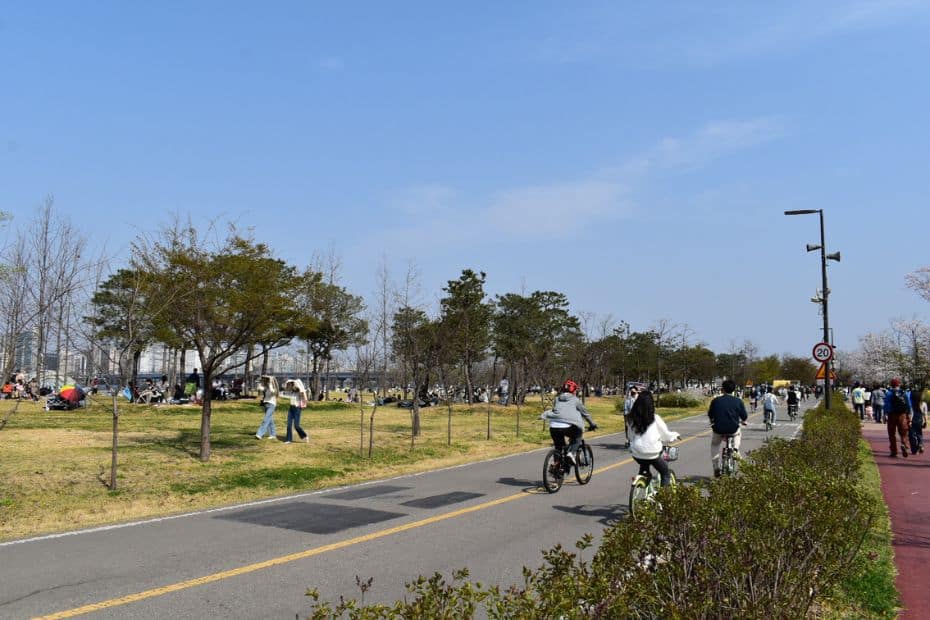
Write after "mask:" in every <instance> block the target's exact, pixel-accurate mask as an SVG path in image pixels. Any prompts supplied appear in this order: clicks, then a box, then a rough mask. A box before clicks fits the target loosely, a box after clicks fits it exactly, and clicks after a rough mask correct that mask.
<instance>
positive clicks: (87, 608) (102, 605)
mask: <svg viewBox="0 0 930 620" xmlns="http://www.w3.org/2000/svg"><path fill="white" fill-rule="evenodd" d="M709 434H710V431H704V432H703V433H698V434H697V435H692V436H691V437H686V438H684V439H681V440H680V441H679V442H678V443H679V444H682V443H687V442H689V441H693V440H694V439H697V438H698V437H706V436H707V435H709ZM632 462H633V459H632V458H626V459H623V460H622V461H618V462H616V463H611V464H610V465H605V466H604V467H601V468H599V469H595V470H594V473H596V474H601V473H604V472H606V471H609V470H611V469H616V468H617V467H621V466H623V465H628V464H630V463H632ZM532 496H533V494H532V493H528V492H526V491H521V492H520V493H514V494H513V495H508V496H506V497H501V498H498V499H495V500H491V501H488V502H484V503H481V504H476V505H474V506H469V507H468V508H461V509H459V510H453V511H451V512H446V513H443V514H441V515H435V516H433V517H427V518H425V519H420V520H419V521H412V522H410V523H405V524H404V525H398V526H396V527H390V528H387V529H384V530H379V531H377V532H371V533H370V534H363V535H362V536H356V537H355V538H349V539H347V540H342V541H339V542H335V543H331V544H328V545H322V546H320V547H314V548H312V549H306V550H304V551H298V552H297V553H291V554H288V555H282V556H279V557H276V558H271V559H270V560H265V561H263V562H255V563H254V564H246V565H245V566H240V567H238V568H232V569H229V570H225V571H220V572H218V573H213V574H210V575H204V576H203V577H197V578H195V579H188V580H187V581H179V582H178V583H173V584H170V585H167V586H162V587H159V588H152V589H151V590H145V591H143V592H137V593H135V594H127V595H126V596H120V597H117V598H111V599H107V600H105V601H100V602H99V603H91V604H89V605H83V606H81V607H75V608H73V609H66V610H64V611H59V612H57V613H53V614H49V615H47V616H37V617H36V618H34V620H54V619H57V618H73V617H75V616H80V615H82V614H88V613H91V612H94V611H102V610H104V609H109V608H111V607H119V606H120V605H127V604H129V603H136V602H138V601H144V600H146V599H150V598H155V597H158V596H164V595H165V594H171V593H172V592H179V591H181V590H187V589H189V588H194V587H196V586H202V585H206V584H208V583H214V582H216V581H222V580H224V579H230V578H231V577H238V576H239V575H246V574H248V573H254V572H255V571H260V570H264V569H266V568H273V567H275V566H281V565H282V564H287V563H289V562H296V561H297V560H303V559H305V558H310V557H313V556H315V555H320V554H321V553H327V552H329V551H336V550H338V549H344V548H346V547H351V546H353V545H358V544H360V543H365V542H369V541H372V540H377V539H379V538H384V537H386V536H393V535H394V534H400V533H402V532H407V531H409V530H413V529H417V528H420V527H424V526H426V525H431V524H433V523H439V522H440V521H445V520H447V519H454V518H456V517H460V516H462V515H466V514H470V513H472V512H478V511H479V510H485V509H487V508H493V507H494V506H500V505H501V504H506V503H508V502H512V501H514V500H517V499H521V498H524V497H532Z"/></svg>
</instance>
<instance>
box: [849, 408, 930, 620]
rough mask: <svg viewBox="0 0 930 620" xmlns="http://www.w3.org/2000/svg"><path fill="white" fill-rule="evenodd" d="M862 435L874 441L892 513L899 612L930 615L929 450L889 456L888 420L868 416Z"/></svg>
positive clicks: (875, 454)
mask: <svg viewBox="0 0 930 620" xmlns="http://www.w3.org/2000/svg"><path fill="white" fill-rule="evenodd" d="M862 436H863V437H865V439H866V441H868V442H869V444H870V445H871V446H872V454H873V455H874V457H875V462H876V463H877V464H878V473H879V475H880V476H881V479H882V494H883V495H884V496H885V503H886V504H888V512H889V513H890V514H891V531H892V534H893V540H892V546H893V547H894V562H895V566H896V567H897V569H898V575H897V577H896V578H895V586H896V587H897V588H898V592H900V593H901V601H902V603H901V604H902V606H903V607H904V611H902V612H901V615H900V616H899V618H903V619H907V618H911V619H916V618H927V617H930V588H928V587H927V585H926V583H925V582H926V580H925V576H924V573H925V570H926V567H927V566H928V565H930V451H928V452H926V453H924V454H917V455H912V456H908V457H907V458H903V457H902V456H901V455H900V454H899V455H898V457H897V458H891V457H889V456H888V453H889V448H888V431H887V430H886V429H885V425H884V424H875V423H872V422H865V423H864V426H863V428H862ZM925 436H926V431H925ZM899 450H900V448H899Z"/></svg>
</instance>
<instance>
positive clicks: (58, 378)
mask: <svg viewBox="0 0 930 620" xmlns="http://www.w3.org/2000/svg"><path fill="white" fill-rule="evenodd" d="M64 312H65V305H64V304H61V305H59V306H58V320H57V323H58V324H57V326H56V329H55V355H56V356H58V364H56V365H55V385H56V386H60V385H61V332H62V326H63V324H64V322H65V317H64Z"/></svg>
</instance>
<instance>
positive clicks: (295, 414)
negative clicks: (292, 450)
mask: <svg viewBox="0 0 930 620" xmlns="http://www.w3.org/2000/svg"><path fill="white" fill-rule="evenodd" d="M291 426H293V427H294V428H295V429H296V430H297V435H298V436H299V437H300V438H301V439H303V438H305V437H306V436H307V433H305V432H304V429H302V428H300V407H296V406H294V405H291V406H290V407H288V409H287V433H286V434H285V435H284V441H290V440H291V438H292V435H291Z"/></svg>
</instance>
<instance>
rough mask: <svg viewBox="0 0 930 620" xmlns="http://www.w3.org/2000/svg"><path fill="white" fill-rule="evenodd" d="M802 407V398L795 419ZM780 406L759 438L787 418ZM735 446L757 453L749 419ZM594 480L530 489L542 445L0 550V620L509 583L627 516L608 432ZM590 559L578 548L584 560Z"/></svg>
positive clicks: (695, 426) (695, 476)
mask: <svg viewBox="0 0 930 620" xmlns="http://www.w3.org/2000/svg"><path fill="white" fill-rule="evenodd" d="M812 404H813V403H811V401H808V403H807V404H802V406H801V409H802V411H803V410H804V409H805V408H806V406H807V405H812ZM786 418H787V416H785V414H784V409H782V410H781V411H780V412H779V422H778V424H777V425H776V428H775V430H774V431H772V434H773V435H777V436H783V437H790V436H793V435H794V434H795V433H796V431H797V429H798V425H799V423H798V422H796V423H789V422H787V419H786ZM749 421H750V424H749V426H748V427H745V428H744V431H743V448H742V451H743V452H744V453H745V452H746V451H749V450H752V449H754V448H756V447H758V446H760V445H761V443H762V441H763V439H764V437H765V435H766V432H765V430H764V429H763V427H762V422H761V413H757V414H755V415H752V414H751V415H750V420H749ZM669 425H670V427H671V428H672V430H676V431H678V432H680V433H681V434H682V437H683V439H682V441H681V442H680V443H679V444H678V445H679V446H680V457H679V460H678V461H677V462H675V463H674V464H673V468H674V469H675V471H676V473H677V474H678V477H679V480H682V481H683V482H685V483H687V482H688V481H689V480H690V481H692V482H693V481H695V480H699V479H706V478H707V477H708V476H709V475H710V474H711V467H710V455H709V441H710V439H709V435H708V433H709V429H708V424H707V418H706V416H703V415H701V416H695V417H691V418H686V419H683V420H678V421H675V422H671V423H670V424H669ZM589 443H590V444H591V445H592V447H593V448H594V454H595V474H594V477H593V478H592V480H591V482H590V484H588V485H586V486H580V485H578V484H576V483H575V482H574V481H573V480H572V481H571V482H570V483H567V484H566V485H565V486H564V487H562V490H561V491H559V492H558V493H556V494H553V495H550V494H547V493H546V492H545V491H543V490H542V488H541V486H540V485H541V479H542V461H543V457H544V455H545V451H544V450H537V451H534V452H530V453H525V454H519V455H514V456H509V457H504V458H500V459H495V460H491V461H483V462H478V463H473V464H469V465H466V466H460V467H454V468H450V469H444V470H439V471H434V472H428V473H423V474H418V475H411V476H403V477H399V478H393V479H390V480H381V481H376V482H372V483H368V484H364V485H357V486H353V487H345V488H341V489H329V490H327V491H322V492H315V493H306V494H299V495H294V496H290V497H287V498H278V499H274V500H268V501H264V502H254V503H251V504H248V505H241V506H233V507H227V508H222V509H216V510H211V511H206V512H200V513H195V514H190V515H181V516H177V517H170V518H165V519H154V520H150V521H145V522H140V523H134V524H123V525H119V526H113V527H108V528H96V529H94V530H88V531H82V532H74V533H68V534H65V535H53V536H47V537H39V538H34V539H27V540H23V541H13V542H8V543H2V544H0V618H29V617H36V616H44V617H49V618H66V617H74V616H79V615H82V614H89V615H90V616H91V617H95V618H156V617H159V618H167V617H172V618H195V617H196V618H202V617H224V618H288V619H291V618H294V617H295V614H296V615H299V616H301V617H304V616H305V615H306V613H307V611H308V610H309V605H310V599H308V598H307V597H306V596H305V595H304V593H305V591H306V590H307V588H310V587H314V588H318V589H319V591H320V593H321V594H322V595H323V597H324V598H325V599H327V600H333V601H335V600H338V598H339V596H340V595H345V596H351V597H357V596H358V588H357V586H356V576H358V577H360V578H362V579H363V580H367V579H368V578H373V582H372V586H371V589H370V591H369V592H368V593H367V594H366V596H365V600H366V601H392V600H395V599H398V598H402V597H403V596H404V593H405V590H404V584H405V582H409V581H411V580H413V579H415V578H416V577H417V576H418V575H421V574H425V575H430V574H432V573H433V572H436V571H439V572H442V573H443V574H445V575H446V576H447V577H448V576H449V575H450V574H451V572H452V571H453V570H455V569H458V568H462V567H467V568H468V569H469V570H470V572H471V575H472V578H475V579H478V580H480V581H482V582H485V583H500V584H505V585H506V584H510V583H518V582H521V581H522V575H521V569H522V567H523V566H531V567H536V566H538V565H539V564H540V563H541V551H543V550H545V549H548V548H550V547H552V546H554V545H555V544H556V543H562V544H563V545H564V546H569V547H572V546H573V544H574V542H575V541H576V540H578V539H580V538H581V537H582V536H583V535H584V534H585V533H587V532H590V533H593V534H595V535H599V534H600V533H601V532H602V530H603V529H604V527H605V526H607V525H610V524H612V523H615V522H616V521H618V520H620V519H623V518H624V516H625V514H626V512H627V505H626V502H627V494H628V492H629V483H630V479H631V477H632V476H633V475H635V473H636V471H637V467H636V465H635V463H633V462H632V459H631V458H630V455H629V452H628V451H627V450H625V449H624V448H623V447H622V446H623V443H624V438H623V435H622V434H620V435H606V436H601V437H596V438H593V439H591V441H590V442H589ZM588 553H590V551H589V552H588Z"/></svg>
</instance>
